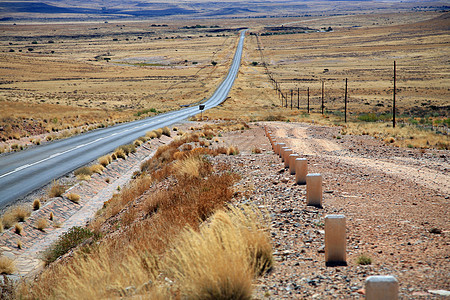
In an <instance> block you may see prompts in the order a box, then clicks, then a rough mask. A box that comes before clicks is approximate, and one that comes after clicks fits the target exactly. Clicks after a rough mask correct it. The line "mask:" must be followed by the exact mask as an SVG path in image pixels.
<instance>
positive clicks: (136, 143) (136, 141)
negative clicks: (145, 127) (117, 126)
mask: <svg viewBox="0 0 450 300" xmlns="http://www.w3.org/2000/svg"><path fill="white" fill-rule="evenodd" d="M133 145H134V146H136V147H140V146H141V145H142V141H141V140H135V141H134V142H133Z"/></svg>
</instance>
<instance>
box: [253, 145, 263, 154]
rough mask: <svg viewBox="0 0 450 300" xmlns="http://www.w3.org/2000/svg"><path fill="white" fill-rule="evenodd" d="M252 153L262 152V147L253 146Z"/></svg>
mask: <svg viewBox="0 0 450 300" xmlns="http://www.w3.org/2000/svg"><path fill="white" fill-rule="evenodd" d="M252 153H253V154H261V153H262V151H261V149H260V148H258V147H256V146H255V147H253V148H252Z"/></svg>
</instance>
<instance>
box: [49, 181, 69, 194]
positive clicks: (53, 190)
mask: <svg viewBox="0 0 450 300" xmlns="http://www.w3.org/2000/svg"><path fill="white" fill-rule="evenodd" d="M65 191H66V187H65V186H64V185H62V184H61V183H59V182H57V181H53V183H52V186H51V187H50V190H49V191H48V196H49V197H50V198H54V197H61V196H62V195H63V194H64V192H65Z"/></svg>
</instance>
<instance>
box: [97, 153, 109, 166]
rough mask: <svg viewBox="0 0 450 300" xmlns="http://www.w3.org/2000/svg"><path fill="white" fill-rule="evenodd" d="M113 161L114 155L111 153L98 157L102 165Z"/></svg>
mask: <svg viewBox="0 0 450 300" xmlns="http://www.w3.org/2000/svg"><path fill="white" fill-rule="evenodd" d="M111 162H112V157H111V155H105V156H102V157H100V158H99V159H98V163H99V164H101V165H102V166H104V167H106V166H107V165H109V164H110V163H111Z"/></svg>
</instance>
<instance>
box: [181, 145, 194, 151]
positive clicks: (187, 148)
mask: <svg viewBox="0 0 450 300" xmlns="http://www.w3.org/2000/svg"><path fill="white" fill-rule="evenodd" d="M190 150H192V145H191V144H184V145H183V146H182V147H181V151H190Z"/></svg>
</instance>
